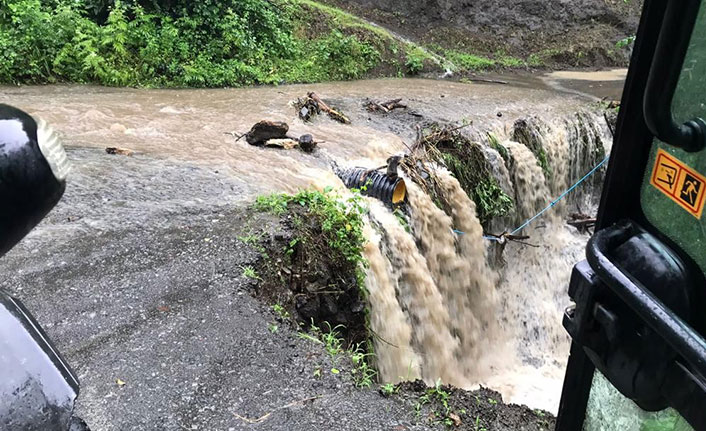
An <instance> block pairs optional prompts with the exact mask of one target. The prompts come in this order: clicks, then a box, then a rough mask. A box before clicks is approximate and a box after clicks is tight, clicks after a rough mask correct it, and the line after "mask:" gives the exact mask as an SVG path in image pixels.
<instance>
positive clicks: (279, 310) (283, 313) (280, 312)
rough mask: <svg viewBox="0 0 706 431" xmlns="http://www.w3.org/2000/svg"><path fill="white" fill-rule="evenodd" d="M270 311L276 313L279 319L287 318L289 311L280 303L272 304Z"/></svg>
mask: <svg viewBox="0 0 706 431" xmlns="http://www.w3.org/2000/svg"><path fill="white" fill-rule="evenodd" d="M272 311H274V312H275V314H277V317H279V318H280V319H281V320H289V311H287V310H286V309H285V308H284V307H283V306H282V305H281V304H275V305H273V306H272Z"/></svg>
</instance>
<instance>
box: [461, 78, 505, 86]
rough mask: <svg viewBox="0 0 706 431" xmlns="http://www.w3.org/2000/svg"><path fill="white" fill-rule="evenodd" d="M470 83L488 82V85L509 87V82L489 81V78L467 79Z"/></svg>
mask: <svg viewBox="0 0 706 431" xmlns="http://www.w3.org/2000/svg"><path fill="white" fill-rule="evenodd" d="M466 80H467V81H470V82H487V83H488V84H502V85H508V84H509V82H507V81H503V80H500V79H488V78H466Z"/></svg>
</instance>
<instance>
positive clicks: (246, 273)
mask: <svg viewBox="0 0 706 431" xmlns="http://www.w3.org/2000/svg"><path fill="white" fill-rule="evenodd" d="M243 277H245V278H250V279H252V280H262V278H260V276H259V275H257V271H255V268H253V267H252V266H244V267H243Z"/></svg>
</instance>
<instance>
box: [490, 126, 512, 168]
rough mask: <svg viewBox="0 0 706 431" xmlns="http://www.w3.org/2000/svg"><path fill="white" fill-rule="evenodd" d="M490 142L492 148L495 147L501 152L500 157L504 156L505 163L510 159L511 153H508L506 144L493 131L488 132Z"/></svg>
mask: <svg viewBox="0 0 706 431" xmlns="http://www.w3.org/2000/svg"><path fill="white" fill-rule="evenodd" d="M488 143H489V144H490V148H492V149H494V150H495V151H497V152H498V153H499V154H500V157H502V159H503V160H504V161H505V163H507V161H508V160H510V153H508V151H507V148H505V146H504V145H503V144H501V143H500V140H498V138H497V136H495V135H494V134H492V133H488Z"/></svg>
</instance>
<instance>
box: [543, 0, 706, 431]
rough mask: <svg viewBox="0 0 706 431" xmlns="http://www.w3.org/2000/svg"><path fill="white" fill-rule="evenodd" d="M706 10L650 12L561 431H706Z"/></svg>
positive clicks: (615, 153) (621, 127)
mask: <svg viewBox="0 0 706 431" xmlns="http://www.w3.org/2000/svg"><path fill="white" fill-rule="evenodd" d="M705 119H706V0H646V1H645V5H644V11H643V15H642V19H641V22H640V27H639V30H638V34H637V38H636V41H635V46H634V51H633V57H632V61H631V65H630V70H629V72H628V76H627V81H626V84H625V89H624V93H623V98H622V102H621V108H620V113H619V115H618V122H617V127H616V133H615V140H614V145H613V150H612V155H611V160H610V165H609V168H608V173H607V176H606V182H605V186H604V190H603V195H602V198H601V205H600V208H599V212H598V222H597V225H596V233H595V234H594V235H593V237H592V238H591V239H590V241H589V244H588V246H587V248H586V260H585V261H584V262H581V263H579V264H578V265H576V266H575V267H574V269H573V273H572V275H571V282H570V286H569V296H570V297H571V299H572V301H573V303H574V304H573V305H572V306H571V307H569V308H568V309H567V310H566V312H565V314H564V317H563V325H564V327H565V328H566V330H567V331H568V333H569V335H570V336H571V339H572V346H571V352H570V358H569V362H568V366H567V370H566V377H565V380H564V387H563V392H562V398H561V404H560V408H559V415H558V418H557V427H556V429H557V430H558V431H576V430H586V431H592V430H604V431H611V430H621V431H631V430H635V431H669V430H680V431H681V430H692V429H693V430H706V278H705V277H704V274H706V216H704V206H705V205H706V121H704V120H705Z"/></svg>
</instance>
